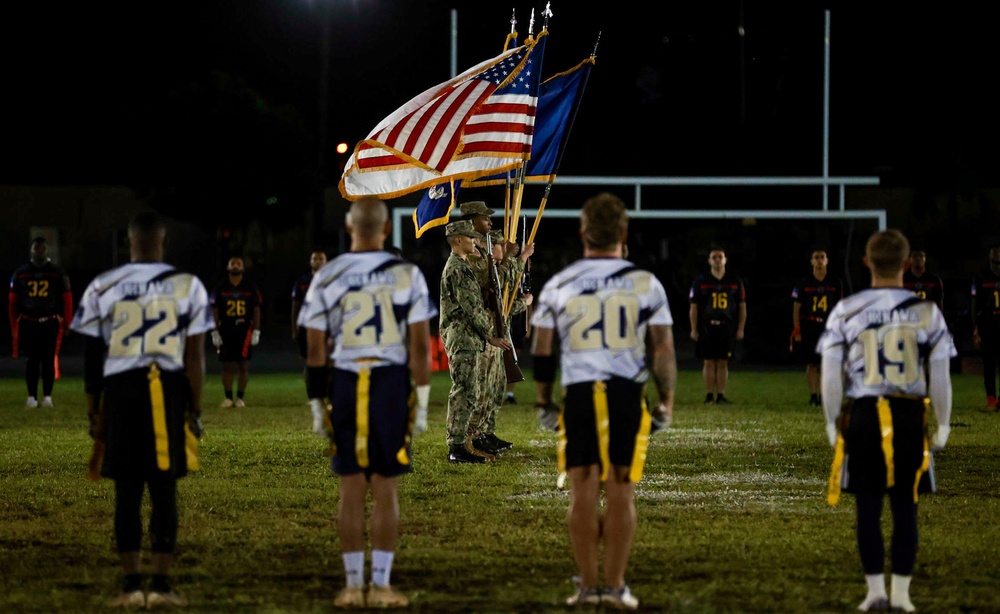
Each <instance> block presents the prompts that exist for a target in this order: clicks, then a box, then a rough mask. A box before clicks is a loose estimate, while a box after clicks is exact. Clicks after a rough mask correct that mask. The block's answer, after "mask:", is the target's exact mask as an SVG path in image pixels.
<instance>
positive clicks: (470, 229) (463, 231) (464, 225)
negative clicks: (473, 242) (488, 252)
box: [444, 220, 483, 239]
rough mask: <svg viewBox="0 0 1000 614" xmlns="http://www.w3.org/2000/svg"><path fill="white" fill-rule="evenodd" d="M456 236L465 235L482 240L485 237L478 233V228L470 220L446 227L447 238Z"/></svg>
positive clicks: (459, 221) (453, 223)
mask: <svg viewBox="0 0 1000 614" xmlns="http://www.w3.org/2000/svg"><path fill="white" fill-rule="evenodd" d="M455 235H465V236H467V237H472V238H473V239H481V238H482V236H483V235H481V234H479V233H478V232H476V227H475V226H473V225H472V222H470V221H469V220H458V221H457V222H451V223H450V224H448V225H447V226H445V230H444V236H445V237H454V236H455Z"/></svg>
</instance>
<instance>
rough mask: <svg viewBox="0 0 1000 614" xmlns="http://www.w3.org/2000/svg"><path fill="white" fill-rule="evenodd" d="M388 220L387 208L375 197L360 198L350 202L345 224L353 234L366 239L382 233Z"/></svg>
mask: <svg viewBox="0 0 1000 614" xmlns="http://www.w3.org/2000/svg"><path fill="white" fill-rule="evenodd" d="M388 221H389V209H388V207H386V206H385V203H384V202H382V201H381V200H379V199H377V198H371V197H366V198H362V199H361V200H359V201H356V202H354V203H352V204H351V208H350V210H348V212H347V225H348V226H350V227H351V228H352V229H353V232H354V234H356V235H358V236H359V237H363V238H366V239H372V238H375V237H377V236H380V235H382V233H383V232H384V231H385V225H386V222H388Z"/></svg>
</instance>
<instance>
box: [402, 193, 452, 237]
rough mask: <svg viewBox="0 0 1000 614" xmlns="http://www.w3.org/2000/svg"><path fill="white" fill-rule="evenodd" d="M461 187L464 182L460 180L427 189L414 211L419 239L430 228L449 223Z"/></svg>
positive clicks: (414, 222)
mask: <svg viewBox="0 0 1000 614" xmlns="http://www.w3.org/2000/svg"><path fill="white" fill-rule="evenodd" d="M461 185H462V181H461V180H460V179H459V180H456V181H449V182H448V183H441V184H438V185H436V186H431V187H430V188H427V191H426V192H424V196H423V198H421V199H420V202H419V203H417V208H416V209H414V210H413V227H414V228H415V229H416V234H417V238H418V239H419V238H420V235H422V234H424V231H425V230H427V229H428V228H434V227H435V226H443V225H445V224H447V223H448V218H449V217H450V216H451V210H452V208H454V207H455V196H456V195H457V194H458V188H459V186H461Z"/></svg>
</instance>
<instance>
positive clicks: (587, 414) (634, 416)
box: [560, 378, 650, 481]
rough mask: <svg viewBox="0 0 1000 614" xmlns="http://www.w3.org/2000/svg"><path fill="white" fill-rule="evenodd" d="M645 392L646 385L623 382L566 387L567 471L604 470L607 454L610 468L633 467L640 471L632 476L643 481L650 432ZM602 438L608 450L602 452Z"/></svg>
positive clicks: (564, 439)
mask: <svg viewBox="0 0 1000 614" xmlns="http://www.w3.org/2000/svg"><path fill="white" fill-rule="evenodd" d="M644 392H645V384H640V383H636V382H633V381H631V380H627V379H622V378H612V379H610V380H608V381H604V382H581V383H578V384H570V385H569V386H567V388H566V398H565V409H564V410H563V416H562V419H563V425H564V427H565V430H564V431H563V433H561V437H562V438H563V442H560V443H561V444H563V443H564V445H565V447H564V448H563V449H564V450H565V467H566V468H567V469H568V468H571V467H586V466H589V465H600V466H601V467H602V469H603V468H605V467H604V460H602V456H603V455H604V454H607V460H608V462H610V464H611V465H618V466H622V467H631V468H632V469H633V470H637V471H638V473H637V474H636V473H634V472H633V475H634V476H638V477H641V475H642V467H643V465H644V464H645V460H646V445H647V442H648V440H649V429H650V419H649V411H648V409H647V408H646V403H645V398H644V397H643V393H644ZM602 405H603V407H602ZM605 410H606V411H607V414H606V417H605V420H606V421H603V422H604V425H606V426H602V420H601V417H600V416H599V415H598V414H600V413H603V411H605ZM605 428H606V432H603V431H604V429H605ZM602 438H606V441H607V444H606V445H607V447H606V450H602V447H603V446H602V442H601V440H602ZM638 477H636V479H635V481H638Z"/></svg>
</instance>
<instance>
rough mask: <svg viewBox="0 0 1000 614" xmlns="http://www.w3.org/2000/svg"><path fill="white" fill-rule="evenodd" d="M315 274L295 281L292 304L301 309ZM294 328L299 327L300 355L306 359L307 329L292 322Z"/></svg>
mask: <svg viewBox="0 0 1000 614" xmlns="http://www.w3.org/2000/svg"><path fill="white" fill-rule="evenodd" d="M312 279H313V273H312V272H311V271H310V272H309V273H306V274H304V275H303V276H302V277H299V278H298V279H297V280H296V281H295V285H294V286H292V303H293V304H298V305H299V306H300V307H301V306H302V305H303V304H305V302H306V292H308V291H309V284H311V283H312ZM292 326H297V327H298V328H299V334H298V337H297V338H298V341H299V355H300V356H302V358H305V357H306V337H307V336H308V334H307V333H306V329H305V327H304V326H302V325H301V324H299V323H298V322H292Z"/></svg>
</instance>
